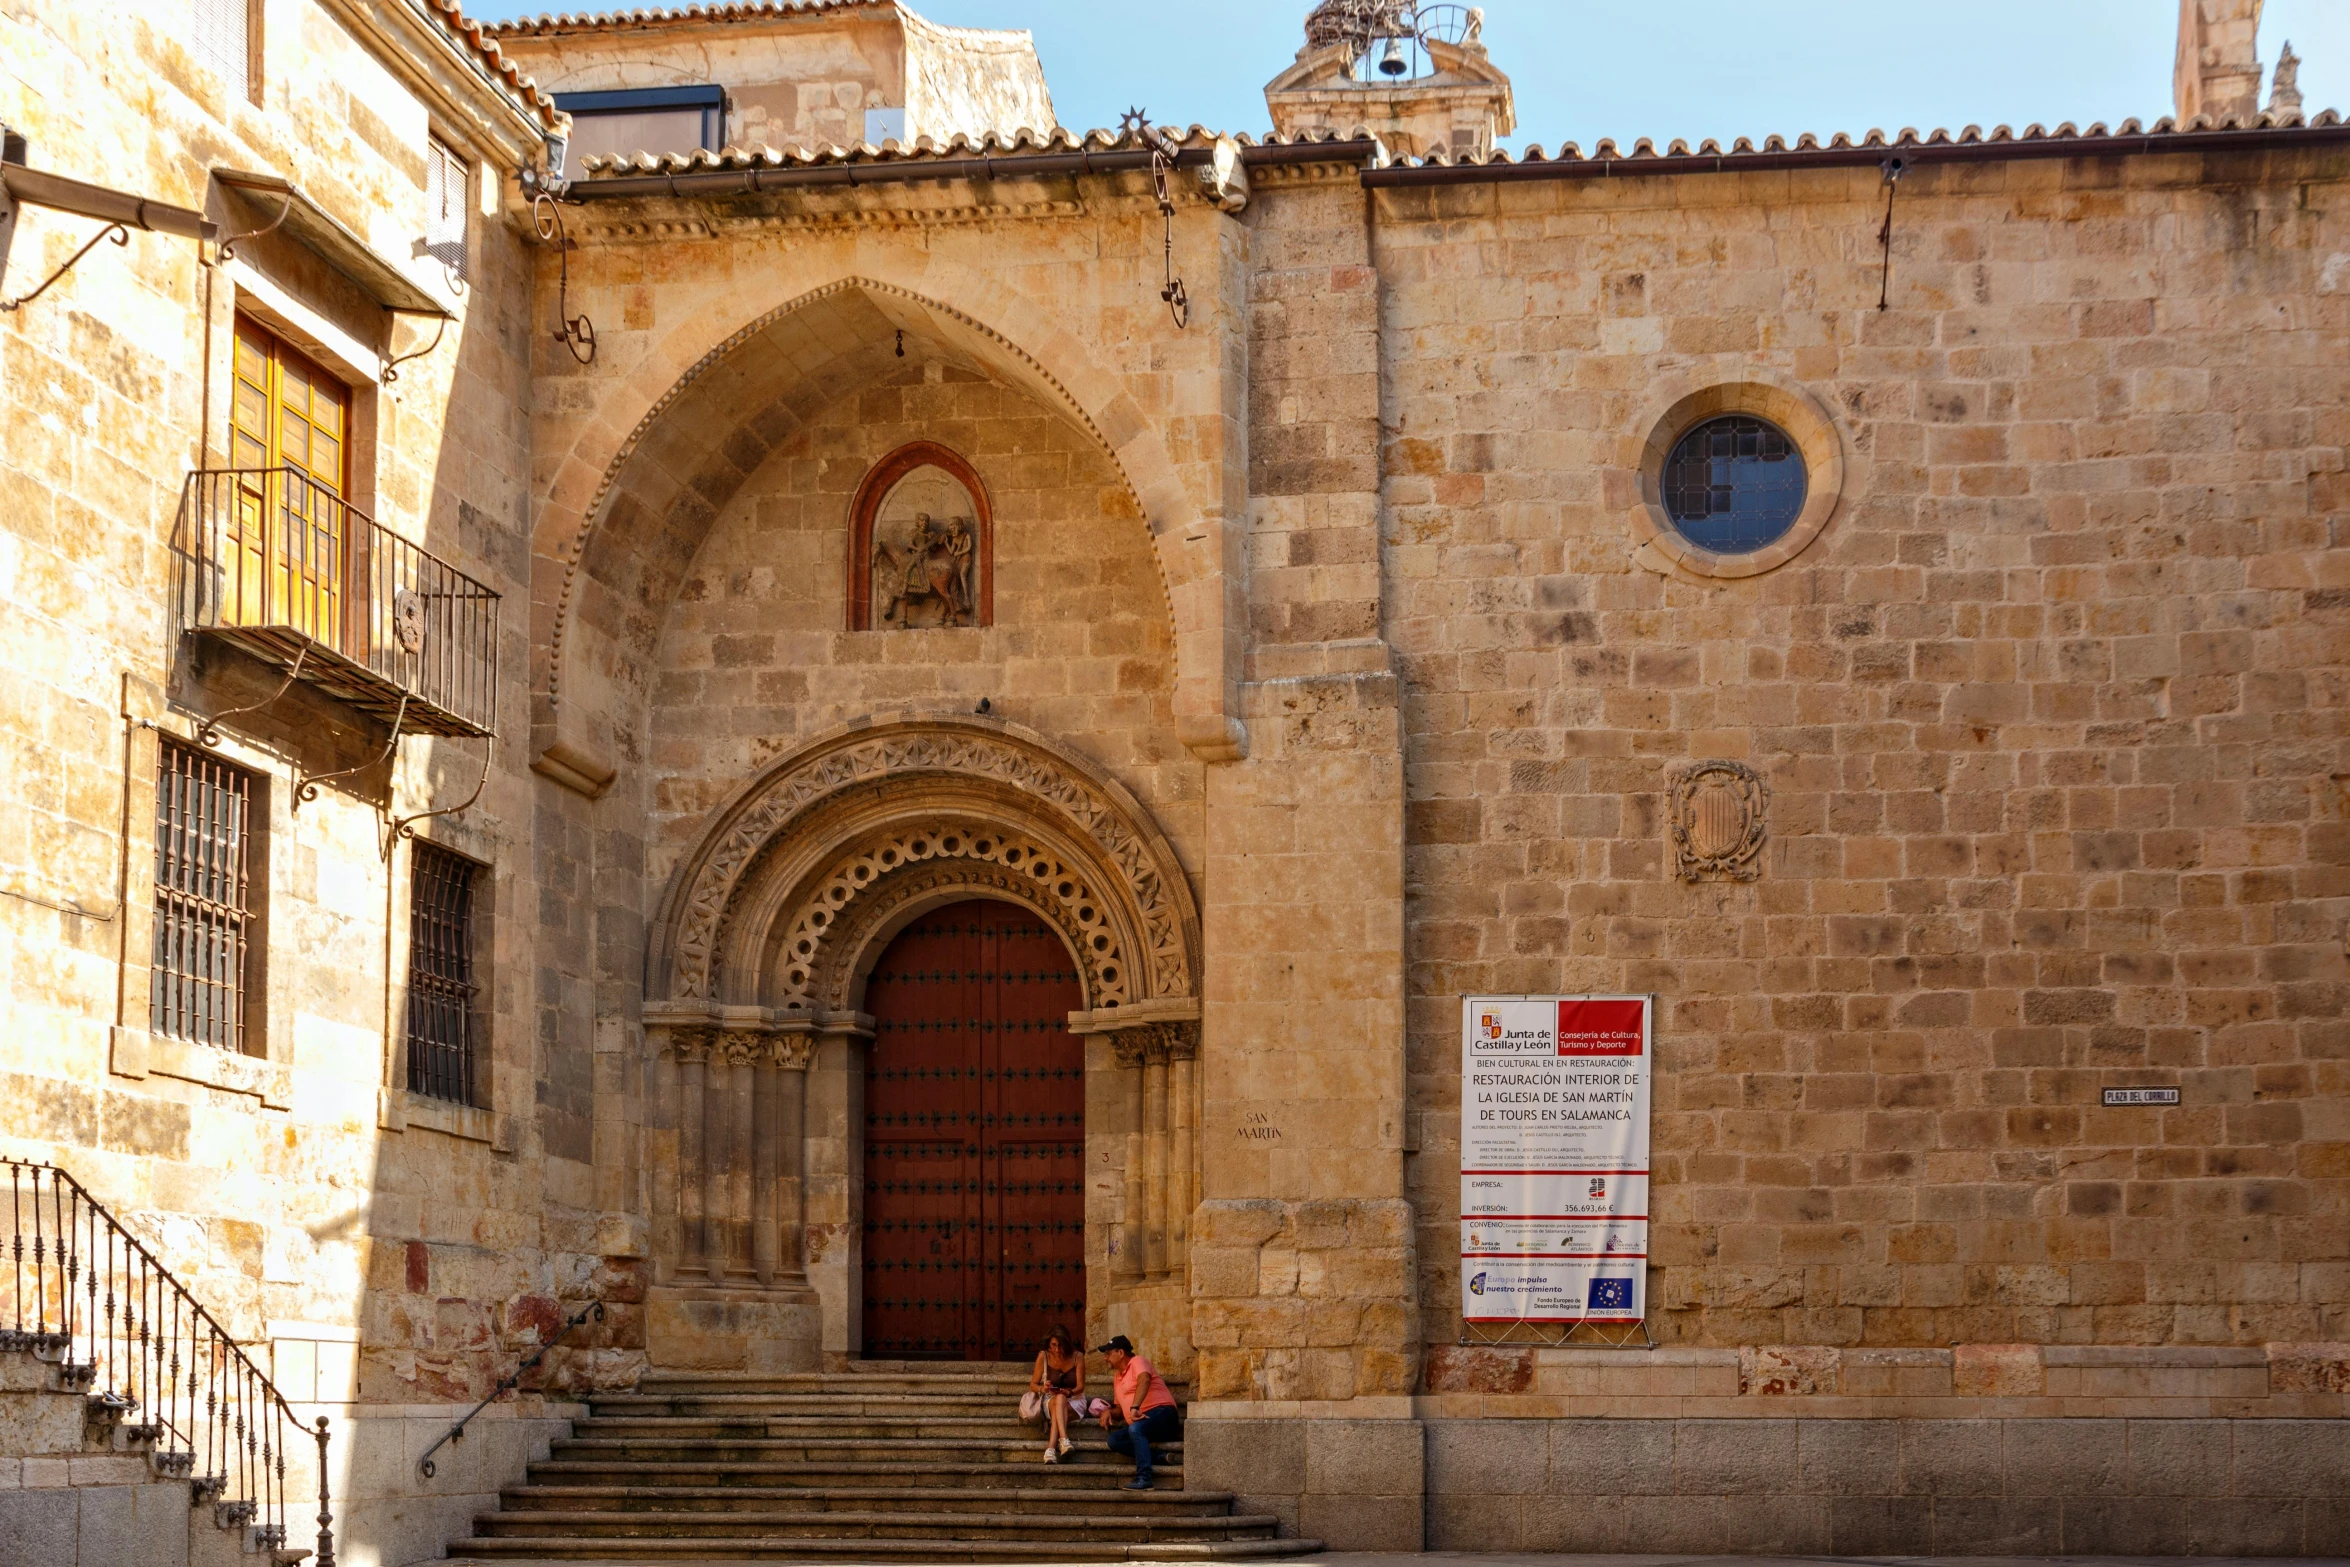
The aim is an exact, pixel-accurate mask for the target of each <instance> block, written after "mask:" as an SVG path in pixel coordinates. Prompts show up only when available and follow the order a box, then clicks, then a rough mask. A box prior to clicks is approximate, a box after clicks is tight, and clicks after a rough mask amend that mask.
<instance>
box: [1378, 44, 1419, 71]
mask: <svg viewBox="0 0 2350 1567" xmlns="http://www.w3.org/2000/svg"><path fill="white" fill-rule="evenodd" d="M1411 68H1412V67H1411V62H1409V61H1408V60H1406V59H1405V58H1404V57H1403V40H1402V39H1400V38H1393V37H1391V38H1389V39H1388V40H1387V52H1386V53H1385V54H1383V55H1381V56H1380V57H1379V70H1380V72H1381V74H1383V75H1386V76H1401V75H1403V74H1404V73H1405V72H1406V71H1409V70H1410V69H1411Z"/></svg>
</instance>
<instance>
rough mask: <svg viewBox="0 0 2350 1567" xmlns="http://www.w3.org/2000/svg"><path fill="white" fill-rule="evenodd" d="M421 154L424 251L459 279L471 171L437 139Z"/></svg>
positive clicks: (454, 153)
mask: <svg viewBox="0 0 2350 1567" xmlns="http://www.w3.org/2000/svg"><path fill="white" fill-rule="evenodd" d="M424 154H425V162H424V251H425V254H426V255H428V256H430V257H432V258H433V260H435V261H437V262H439V263H440V264H441V265H442V266H444V267H447V268H448V269H449V270H450V271H451V272H453V273H455V274H456V275H457V276H458V277H460V278H462V277H464V276H465V275H466V274H465V207H466V201H467V195H468V191H469V189H470V184H471V182H470V180H469V178H468V176H469V174H470V172H471V171H470V170H469V169H468V168H467V167H466V164H465V160H464V159H463V158H462V157H460V156H458V154H457V153H456V152H455V151H453V150H452V149H451V148H449V147H447V146H445V145H443V143H442V142H441V140H440V138H438V137H433V138H431V139H430V140H428V141H427V142H426V144H425V149H424Z"/></svg>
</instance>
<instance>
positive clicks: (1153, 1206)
mask: <svg viewBox="0 0 2350 1567" xmlns="http://www.w3.org/2000/svg"><path fill="white" fill-rule="evenodd" d="M1142 1126H1143V1133H1142V1191H1143V1214H1144V1218H1143V1235H1142V1246H1143V1253H1142V1255H1143V1271H1144V1272H1145V1273H1146V1274H1147V1275H1148V1276H1149V1277H1151V1278H1154V1279H1163V1278H1165V1277H1166V1276H1167V1031H1166V1028H1165V1027H1164V1026H1163V1025H1159V1026H1154V1027H1153V1028H1152V1029H1151V1030H1150V1032H1149V1033H1148V1035H1146V1036H1145V1039H1144V1043H1143V1050H1142Z"/></svg>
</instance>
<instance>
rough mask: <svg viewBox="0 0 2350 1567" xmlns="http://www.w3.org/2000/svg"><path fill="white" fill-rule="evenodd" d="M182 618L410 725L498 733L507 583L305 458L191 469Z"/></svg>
mask: <svg viewBox="0 0 2350 1567" xmlns="http://www.w3.org/2000/svg"><path fill="white" fill-rule="evenodd" d="M173 552H174V555H175V556H176V565H177V570H178V575H179V581H178V584H177V587H178V597H179V604H180V623H181V625H182V627H183V628H184V629H187V630H190V631H201V632H206V633H209V634H211V635H214V636H218V637H220V638H222V639H224V640H226V641H229V642H233V643H235V644H236V645H237V646H239V647H241V648H243V649H245V650H246V651H247V652H249V653H252V654H255V655H256V656H258V657H260V658H262V659H265V660H267V661H269V662H271V663H274V664H276V665H278V666H279V667H281V668H284V669H287V670H289V671H290V672H291V674H292V675H293V677H294V678H298V679H300V680H303V681H305V682H307V683H308V684H310V685H313V686H316V687H318V688H319V689H321V690H323V691H325V692H327V693H329V694H330V695H332V696H335V697H337V698H339V699H341V700H342V701H345V702H348V703H350V704H351V705H352V706H354V707H357V708H360V709H361V710H363V711H365V712H367V713H369V714H371V715H373V716H375V717H377V718H379V719H381V720H383V721H384V722H385V723H387V724H396V725H397V726H398V727H399V729H400V730H401V731H402V732H407V733H424V734H440V735H473V736H486V735H488V734H489V733H490V732H491V729H492V727H493V724H494V722H495V718H496V709H497V698H498V661H497V652H498V595H497V594H496V593H494V592H492V591H491V590H490V589H489V588H487V587H485V586H483V585H482V584H481V583H479V582H476V581H474V580H473V578H471V577H469V576H467V575H466V574H465V573H463V572H462V571H459V570H458V569H457V568H456V567H454V566H452V565H450V564H449V563H448V562H447V561H444V560H442V559H440V558H439V557H437V556H435V555H433V554H432V553H430V552H429V551H427V550H424V549H421V548H419V547H418V546H416V545H414V544H411V543H410V542H409V541H408V540H406V539H403V538H401V537H400V536H399V535H398V534H396V533H393V532H392V531H391V530H390V529H388V528H385V527H383V526H381V525H380V524H378V523H377V522H375V521H374V520H373V519H372V518H370V517H369V516H368V515H367V514H366V513H365V512H362V511H360V510H359V509H358V508H356V507H354V506H352V505H351V504H350V503H349V502H347V501H345V500H344V499H343V498H342V497H341V496H339V495H337V494H335V493H334V492H333V491H332V490H330V489H328V488H327V487H326V486H325V485H323V484H320V483H319V482H318V481H317V480H315V479H313V478H311V477H310V476H309V475H308V474H305V473H304V472H302V471H301V470H300V469H299V468H292V467H279V468H206V469H201V470H199V471H197V472H194V473H191V474H189V475H188V482H187V488H186V489H185V491H184V492H183V493H182V496H181V504H180V521H179V531H178V536H177V538H176V540H175V543H174V546H173Z"/></svg>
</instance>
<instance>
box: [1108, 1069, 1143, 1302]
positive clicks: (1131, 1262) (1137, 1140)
mask: <svg viewBox="0 0 2350 1567" xmlns="http://www.w3.org/2000/svg"><path fill="white" fill-rule="evenodd" d="M1110 1048H1111V1049H1112V1050H1114V1051H1116V1052H1117V1057H1118V1072H1119V1075H1120V1076H1121V1077H1123V1078H1124V1079H1125V1080H1126V1112H1127V1115H1126V1203H1125V1207H1124V1209H1123V1213H1122V1218H1121V1222H1120V1224H1119V1226H1118V1229H1119V1245H1118V1273H1119V1275H1120V1276H1121V1277H1123V1278H1127V1279H1139V1278H1141V1277H1142V1276H1143V1275H1144V1272H1145V1270H1146V1269H1147V1267H1148V1265H1149V1250H1150V1242H1149V1239H1148V1235H1149V1222H1148V1220H1147V1218H1146V1217H1145V1216H1146V1215H1147V1213H1148V1212H1149V1208H1150V1199H1149V1193H1148V1189H1147V1187H1146V1186H1145V1183H1144V1164H1145V1160H1146V1155H1145V1153H1144V1151H1143V1150H1144V1144H1145V1142H1146V1141H1147V1140H1148V1138H1149V1135H1150V1134H1149V1131H1148V1126H1149V1122H1148V1121H1147V1120H1146V1119H1145V1116H1146V1114H1147V1107H1146V1105H1145V1104H1144V1099H1143V1083H1142V1078H1143V1058H1144V1055H1145V1054H1146V1052H1147V1049H1148V1045H1147V1033H1146V1031H1145V1030H1141V1029H1135V1030H1127V1031H1123V1032H1120V1033H1116V1034H1113V1035H1112V1036H1111V1037H1110Z"/></svg>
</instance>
